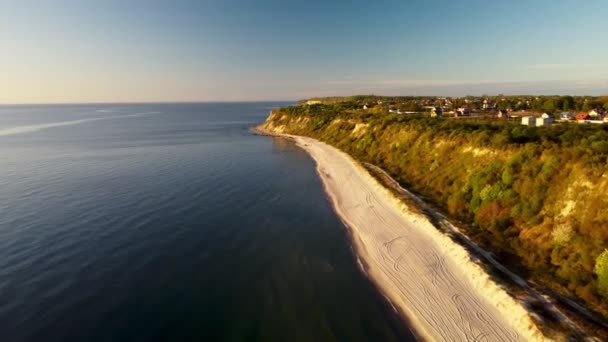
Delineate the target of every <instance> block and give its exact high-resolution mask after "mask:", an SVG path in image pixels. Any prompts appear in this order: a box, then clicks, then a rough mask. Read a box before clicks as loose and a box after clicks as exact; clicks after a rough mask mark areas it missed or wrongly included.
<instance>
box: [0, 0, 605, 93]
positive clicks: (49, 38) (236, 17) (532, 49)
mask: <svg viewBox="0 0 608 342" xmlns="http://www.w3.org/2000/svg"><path fill="white" fill-rule="evenodd" d="M606 37H608V1H606V0H585V1H566V0H564V1H562V0H525V1H524V0H510V1H489V0H484V1H477V0H471V1H467V0H464V1H433V0H426V1H423V0H418V1H406V0H401V1H357V0H351V1H333V2H331V1H287V0H286V1H270V0H256V1H253V0H240V1H236V0H222V1H205V0H199V1H177V0H176V1H170V0H165V1H157V0H147V1H143V0H142V1H135V0H132V1H129V0H122V1H114V0H104V1H101V0H100V1H86V0H78V1H66V0H53V1H30V0H19V1H17V0H15V1H6V0H0V49H1V51H2V52H1V53H0V103H28V102H38V103H41V102H115V101H118V102H123V101H197V100H202V101H213V100H218V101H221V100H266V99H277V100H282V99H288V100H291V99H300V98H305V97H312V96H329V95H346V94H354V93H375V94H387V95H394V94H403V95H414V94H428V95H466V94H473V95H475V94H483V93H488V94H495V93H505V94H512V93H533V94H566V93H569V94H591V95H598V94H608V58H607V56H608V45H607V44H606Z"/></svg>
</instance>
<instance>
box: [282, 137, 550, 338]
mask: <svg viewBox="0 0 608 342" xmlns="http://www.w3.org/2000/svg"><path fill="white" fill-rule="evenodd" d="M285 136H287V135H285ZM287 137H289V138H291V139H293V140H294V141H295V142H296V143H297V145H298V146H300V147H301V148H303V149H304V150H306V151H307V152H308V153H309V154H310V155H311V156H312V158H313V159H314V160H315V161H316V163H317V171H318V173H319V175H320V177H321V179H322V182H323V184H324V187H325V190H326V192H327V194H328V196H329V197H330V199H331V202H332V204H333V205H334V208H335V210H336V212H337V213H338V215H339V216H340V217H341V218H342V220H343V221H344V223H345V224H346V225H347V226H348V227H349V229H350V230H351V231H352V235H353V241H354V244H355V248H356V250H357V253H358V256H359V257H360V258H361V259H362V261H363V263H364V264H365V267H366V271H367V273H368V274H369V276H370V277H371V279H372V280H373V281H374V282H375V283H376V284H377V285H378V287H379V288H380V289H381V290H382V291H383V292H384V293H385V295H386V296H387V297H388V298H389V299H390V300H391V302H392V303H393V304H394V305H395V306H396V307H397V308H398V309H399V310H400V311H401V312H402V313H403V314H405V316H406V317H407V319H408V320H409V321H410V322H411V324H412V325H413V328H414V330H415V331H416V333H417V334H418V335H419V336H421V337H422V338H423V339H425V340H429V341H540V340H546V339H545V338H544V336H543V335H542V334H541V333H540V331H538V329H537V328H536V326H535V325H534V323H533V322H532V320H531V318H530V316H529V314H528V312H527V311H526V310H525V309H524V308H523V307H522V306H521V305H520V303H518V302H517V301H515V300H514V299H513V298H512V297H510V296H509V295H508V294H507V293H506V292H505V291H504V290H502V289H501V288H500V286H499V285H498V284H496V283H495V282H494V281H492V280H491V279H490V278H489V276H488V275H487V274H486V273H485V272H484V271H483V270H482V269H481V267H479V266H478V265H477V264H475V263H474V262H472V261H471V260H470V256H469V254H468V253H467V252H466V251H465V249H464V248H462V247H461V246H459V245H457V244H456V243H454V242H453V241H451V240H450V239H449V238H448V237H447V236H445V235H443V234H442V233H440V232H439V231H437V230H436V229H435V228H434V227H433V226H432V224H431V223H430V222H428V221H427V219H426V218H425V217H423V216H420V215H418V214H415V213H414V212H412V211H409V210H408V208H407V207H406V206H405V205H403V204H402V203H401V202H400V201H399V200H398V199H396V198H395V197H394V196H393V195H392V193H390V192H389V191H388V190H387V189H385V188H384V187H383V186H382V185H380V184H379V183H378V182H377V180H376V179H374V178H373V177H372V176H371V175H370V174H369V173H368V172H367V171H366V170H365V169H364V168H363V167H362V166H360V165H359V164H358V163H357V162H356V161H354V160H353V159H352V158H351V157H350V156H348V155H347V154H345V153H343V152H341V151H339V150H338V149H336V148H334V147H332V146H329V145H327V144H325V143H322V142H319V141H317V140H315V139H312V138H307V137H301V136H287Z"/></svg>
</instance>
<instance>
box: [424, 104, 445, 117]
mask: <svg viewBox="0 0 608 342" xmlns="http://www.w3.org/2000/svg"><path fill="white" fill-rule="evenodd" d="M424 108H425V109H428V110H429V113H430V115H431V117H432V118H440V117H441V114H443V109H441V107H435V106H426V107H424Z"/></svg>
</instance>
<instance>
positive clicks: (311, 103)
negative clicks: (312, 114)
mask: <svg viewBox="0 0 608 342" xmlns="http://www.w3.org/2000/svg"><path fill="white" fill-rule="evenodd" d="M306 104H307V105H309V106H310V105H316V104H321V101H319V100H308V101H306Z"/></svg>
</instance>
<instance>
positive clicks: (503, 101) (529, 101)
mask: <svg viewBox="0 0 608 342" xmlns="http://www.w3.org/2000/svg"><path fill="white" fill-rule="evenodd" d="M338 102H339V103H341V104H344V105H345V104H346V103H349V104H351V106H352V109H356V110H359V111H364V112H374V113H380V112H389V113H393V114H402V115H417V116H429V117H432V118H437V119H459V120H504V121H508V122H512V123H519V124H521V125H525V126H537V127H540V126H550V125H553V124H556V123H580V124H604V123H608V97H589V96H586V97H572V96H502V95H498V96H478V97H475V96H467V97H409V96H408V97H401V96H399V97H383V96H373V95H371V96H353V97H347V98H323V99H311V100H308V101H306V104H308V105H315V104H327V103H338Z"/></svg>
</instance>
